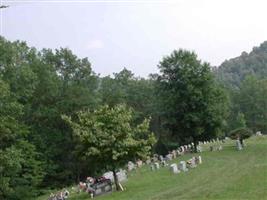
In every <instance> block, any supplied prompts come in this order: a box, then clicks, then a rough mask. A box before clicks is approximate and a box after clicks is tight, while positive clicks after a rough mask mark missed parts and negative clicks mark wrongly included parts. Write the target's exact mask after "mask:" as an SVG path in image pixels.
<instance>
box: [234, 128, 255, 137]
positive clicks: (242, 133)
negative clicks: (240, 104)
mask: <svg viewBox="0 0 267 200" xmlns="http://www.w3.org/2000/svg"><path fill="white" fill-rule="evenodd" d="M252 134H253V133H252V131H251V130H250V129H248V128H244V127H241V128H237V129H234V130H232V131H231V132H230V133H229V136H230V138H231V139H238V138H239V139H241V140H244V139H247V138H249V137H250V136H251V135H252Z"/></svg>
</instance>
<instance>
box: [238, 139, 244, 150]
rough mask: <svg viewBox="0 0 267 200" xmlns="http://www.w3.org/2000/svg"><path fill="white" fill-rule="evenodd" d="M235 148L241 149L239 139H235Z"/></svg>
mask: <svg viewBox="0 0 267 200" xmlns="http://www.w3.org/2000/svg"><path fill="white" fill-rule="evenodd" d="M236 148H237V150H238V151H240V150H242V149H243V148H242V145H241V143H240V140H238V139H237V140H236Z"/></svg>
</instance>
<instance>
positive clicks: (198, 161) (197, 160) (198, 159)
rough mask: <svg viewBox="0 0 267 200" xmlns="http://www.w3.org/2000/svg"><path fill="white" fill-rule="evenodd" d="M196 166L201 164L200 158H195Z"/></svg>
mask: <svg viewBox="0 0 267 200" xmlns="http://www.w3.org/2000/svg"><path fill="white" fill-rule="evenodd" d="M196 164H202V158H201V156H198V157H196Z"/></svg>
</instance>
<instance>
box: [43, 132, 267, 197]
mask: <svg viewBox="0 0 267 200" xmlns="http://www.w3.org/2000/svg"><path fill="white" fill-rule="evenodd" d="M200 147H201V149H202V151H201V152H198V153H191V152H190V151H189V150H188V151H187V150H186V149H187V146H186V147H182V148H179V149H178V150H177V151H172V152H171V153H170V154H167V155H166V156H163V155H156V154H155V155H154V156H153V157H152V158H151V159H150V160H149V161H148V160H147V161H145V162H142V161H141V160H138V161H137V162H136V163H134V162H133V161H129V162H128V163H127V164H126V167H125V170H122V169H121V170H120V171H118V172H117V176H118V179H119V182H120V184H121V187H122V188H123V189H122V190H123V191H121V192H112V190H113V191H115V189H114V186H113V189H112V183H113V182H114V177H113V174H112V172H106V173H104V174H103V178H102V180H98V181H97V182H98V186H97V185H94V186H93V187H91V189H93V190H92V192H91V191H86V189H85V190H84V191H83V192H79V193H77V191H76V188H75V187H73V188H72V189H70V195H69V198H68V199H70V200H72V199H73V200H74V199H76V200H78V199H79V200H80V199H90V198H97V199H100V200H101V199H104V200H105V199H107V200H110V199H114V200H115V199H125V200H126V199H138V200H140V199H144V200H145V199H176V198H177V197H178V196H179V197H180V198H181V199H202V198H206V199H215V198H220V199H235V197H238V199H239V198H241V199H242V198H244V199H245V198H246V197H250V198H251V197H252V196H253V195H257V196H261V195H262V197H264V195H265V193H266V190H265V189H266V186H267V185H266V179H264V177H265V178H266V176H263V175H264V174H266V172H267V166H266V161H267V138H266V137H265V136H261V135H259V134H256V136H253V137H251V138H250V139H248V140H246V146H245V148H243V147H242V148H241V147H240V144H239V143H238V142H237V141H236V140H230V139H226V140H223V141H219V140H214V141H207V142H201V143H200ZM211 147H213V148H211ZM211 149H212V150H211ZM255 155H257V156H255ZM91 181H92V180H90V178H89V180H87V182H91ZM226 183H227V184H226ZM247 184H250V188H253V189H255V190H256V191H257V194H255V193H254V192H250V191H247V189H246V188H247V187H248V185H247ZM228 186H230V187H231V188H228ZM103 194H105V195H103ZM207 195H208V196H207ZM43 199H44V198H43ZM43 199H41V198H39V199H38V200H43ZM258 199H261V198H258ZM262 199H264V198H262Z"/></svg>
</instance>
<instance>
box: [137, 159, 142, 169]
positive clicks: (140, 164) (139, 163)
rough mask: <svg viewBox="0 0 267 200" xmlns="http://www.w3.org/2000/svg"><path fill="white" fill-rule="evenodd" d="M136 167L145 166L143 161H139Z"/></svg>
mask: <svg viewBox="0 0 267 200" xmlns="http://www.w3.org/2000/svg"><path fill="white" fill-rule="evenodd" d="M136 165H137V167H139V168H140V167H142V165H143V161H142V160H137V161H136Z"/></svg>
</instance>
